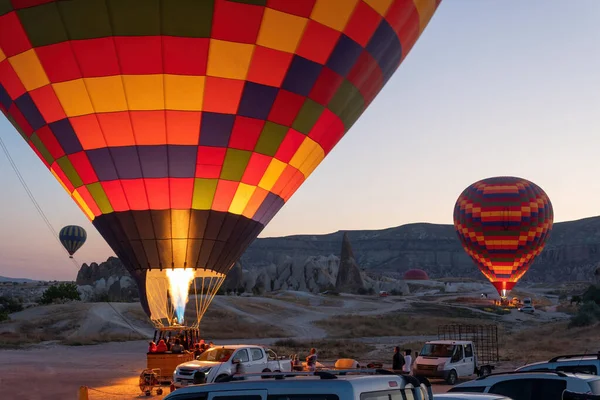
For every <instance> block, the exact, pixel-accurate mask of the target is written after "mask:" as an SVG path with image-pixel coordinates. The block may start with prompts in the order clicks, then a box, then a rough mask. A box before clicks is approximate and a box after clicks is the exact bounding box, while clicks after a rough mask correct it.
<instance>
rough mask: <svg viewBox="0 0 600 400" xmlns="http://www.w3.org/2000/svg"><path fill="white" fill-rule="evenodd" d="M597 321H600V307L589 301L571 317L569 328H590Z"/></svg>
mask: <svg viewBox="0 0 600 400" xmlns="http://www.w3.org/2000/svg"><path fill="white" fill-rule="evenodd" d="M596 321H600V306H599V305H598V304H596V303H594V302H591V301H589V302H587V303H583V305H582V306H581V307H579V311H578V312H577V314H575V315H574V316H573V317H571V322H570V323H569V328H573V327H579V326H589V325H592V324H593V323H595V322H596Z"/></svg>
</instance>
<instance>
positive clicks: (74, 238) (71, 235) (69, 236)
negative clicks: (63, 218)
mask: <svg viewBox="0 0 600 400" xmlns="http://www.w3.org/2000/svg"><path fill="white" fill-rule="evenodd" d="M58 238H59V239H60V242H61V243H62V245H63V246H64V248H65V249H66V250H67V251H68V252H69V258H73V254H75V252H76V251H77V250H79V249H80V248H81V246H83V244H84V243H85V240H86V239H87V233H86V232H85V229H83V228H82V227H80V226H77V225H67V226H65V227H64V228H62V229H61V230H60V232H59V233H58Z"/></svg>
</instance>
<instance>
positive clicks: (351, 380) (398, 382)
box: [164, 371, 431, 400]
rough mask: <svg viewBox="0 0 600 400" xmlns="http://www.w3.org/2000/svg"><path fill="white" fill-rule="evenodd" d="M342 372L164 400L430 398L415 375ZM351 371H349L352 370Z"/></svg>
mask: <svg viewBox="0 0 600 400" xmlns="http://www.w3.org/2000/svg"><path fill="white" fill-rule="evenodd" d="M344 373H345V372H343V371H318V372H314V373H307V372H299V373H295V374H296V376H293V377H290V376H289V375H288V374H283V373H282V374H279V375H278V376H277V378H279V379H257V380H245V381H235V382H228V383H210V384H205V385H194V386H190V387H187V388H183V389H179V390H176V391H175V392H172V393H171V394H169V395H168V396H166V397H165V399H164V400H199V399H201V400H214V399H217V398H218V400H286V399H295V398H297V399H310V400H381V399H390V398H391V399H398V400H401V399H407V400H429V399H431V397H429V394H428V393H427V391H426V390H425V389H424V388H422V387H421V386H420V385H419V381H418V380H416V378H415V377H412V376H403V375H396V374H385V375H370V374H362V373H361V374H355V375H342V374H344ZM349 373H350V372H349Z"/></svg>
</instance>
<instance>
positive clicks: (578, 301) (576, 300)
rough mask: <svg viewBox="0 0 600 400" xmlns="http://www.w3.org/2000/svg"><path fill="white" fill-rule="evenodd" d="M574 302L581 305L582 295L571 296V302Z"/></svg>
mask: <svg viewBox="0 0 600 400" xmlns="http://www.w3.org/2000/svg"><path fill="white" fill-rule="evenodd" d="M573 303H575V304H577V305H579V303H581V296H573V297H571V304H573Z"/></svg>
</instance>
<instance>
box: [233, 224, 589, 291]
mask: <svg viewBox="0 0 600 400" xmlns="http://www.w3.org/2000/svg"><path fill="white" fill-rule="evenodd" d="M347 234H348V237H349V239H350V242H351V243H352V248H353V249H354V256H355V257H356V261H357V263H358V265H360V267H361V268H363V269H366V270H368V271H373V272H379V273H382V274H384V275H387V276H396V277H398V276H399V275H400V274H402V273H403V272H405V271H406V270H408V269H411V268H421V269H424V270H425V271H427V273H428V274H429V276H430V277H431V278H442V277H472V278H481V274H480V272H479V271H478V270H477V268H475V266H474V264H473V262H472V261H471V259H470V258H469V257H468V256H467V255H466V254H465V252H464V250H463V249H462V247H461V245H460V243H459V241H458V239H457V237H456V234H455V233H454V227H453V226H452V225H438V224H409V225H402V226H399V227H396V228H389V229H383V230H372V231H348V232H347ZM343 235H344V232H341V231H340V232H336V233H331V234H328V235H298V236H288V237H281V238H264V239H258V240H256V241H255V242H254V243H253V244H252V245H251V246H250V247H249V248H248V250H247V251H246V252H245V253H244V255H243V256H242V258H241V263H242V265H243V266H244V268H245V269H254V268H258V267H266V266H268V265H271V264H273V263H278V262H279V260H281V259H282V258H283V257H289V258H291V259H293V260H306V258H307V257H310V256H328V255H330V254H335V255H338V254H340V253H339V251H340V244H341V243H342V237H343ZM599 263H600V217H593V218H586V219H582V220H578V221H569V222H561V223H556V224H555V225H554V229H553V231H552V233H551V235H550V239H549V241H548V244H547V246H546V249H545V250H544V252H543V253H542V254H541V255H540V257H538V259H537V260H536V261H535V263H534V265H533V266H532V267H531V269H530V270H529V272H528V273H527V274H526V275H525V277H524V279H523V281H529V282H561V281H575V280H591V279H593V273H594V270H595V269H596V267H597V265H598V264H599Z"/></svg>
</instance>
